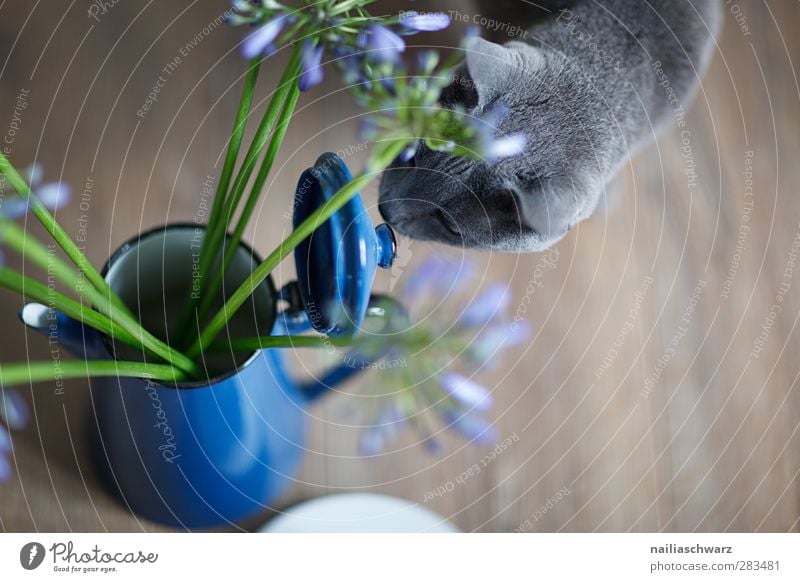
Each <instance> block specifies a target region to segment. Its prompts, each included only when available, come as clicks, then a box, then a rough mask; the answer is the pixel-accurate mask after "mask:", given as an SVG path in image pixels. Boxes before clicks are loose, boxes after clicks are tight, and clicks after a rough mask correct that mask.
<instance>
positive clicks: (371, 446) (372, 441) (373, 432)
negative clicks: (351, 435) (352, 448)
mask: <svg viewBox="0 0 800 582" xmlns="http://www.w3.org/2000/svg"><path fill="white" fill-rule="evenodd" d="M385 443H386V435H385V433H384V431H383V430H382V427H380V426H371V427H369V428H367V429H365V430H364V431H363V432H362V433H361V446H360V450H361V454H362V455H364V456H365V457H374V456H375V455H380V454H381V453H382V452H383V446H384V444H385Z"/></svg>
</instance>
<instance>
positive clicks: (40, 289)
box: [0, 268, 141, 347]
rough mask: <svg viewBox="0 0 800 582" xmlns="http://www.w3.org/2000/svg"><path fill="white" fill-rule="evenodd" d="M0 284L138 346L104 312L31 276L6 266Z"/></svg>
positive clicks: (137, 342)
mask: <svg viewBox="0 0 800 582" xmlns="http://www.w3.org/2000/svg"><path fill="white" fill-rule="evenodd" d="M0 287H2V288H4V289H8V290H9V291H13V292H14V293H18V294H19V295H22V296H23V297H26V298H27V299H30V300H31V301H37V302H39V303H41V304H42V305H44V306H46V307H49V308H51V309H56V310H58V311H60V312H61V313H63V314H64V315H67V316H69V317H71V318H73V319H77V320H78V321H81V322H82V323H84V324H86V325H88V326H90V327H93V328H94V329H96V330H97V331H99V332H101V333H104V334H106V335H108V336H110V337H112V338H113V339H115V340H119V341H121V342H124V343H126V344H129V345H132V346H135V347H141V343H140V342H139V341H138V340H136V338H135V337H133V335H131V334H130V333H128V332H127V331H125V330H124V329H123V328H122V327H121V326H120V325H119V324H118V323H115V322H114V321H112V320H110V319H109V318H107V317H106V316H105V315H103V314H101V313H98V312H96V311H94V310H93V309H91V308H89V307H87V306H86V305H84V304H83V303H80V302H79V301H75V300H74V299H72V298H70V297H67V296H66V295H63V294H62V293H59V292H57V291H53V290H51V289H50V288H49V287H47V286H46V285H43V284H42V283H40V282H39V281H36V280H35V279H30V278H28V277H25V276H23V275H21V274H20V273H17V272H16V271H13V270H11V269H8V268H3V269H0Z"/></svg>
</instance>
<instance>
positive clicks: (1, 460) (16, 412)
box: [0, 388, 30, 482]
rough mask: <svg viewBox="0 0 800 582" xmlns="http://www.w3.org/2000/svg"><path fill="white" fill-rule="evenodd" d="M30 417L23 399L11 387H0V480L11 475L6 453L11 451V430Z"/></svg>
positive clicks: (21, 425)
mask: <svg viewBox="0 0 800 582" xmlns="http://www.w3.org/2000/svg"><path fill="white" fill-rule="evenodd" d="M29 419H30V413H29V411H28V405H27V404H26V403H25V399H24V398H22V396H21V395H20V394H19V392H17V391H16V390H14V389H13V388H0V482H2V481H6V480H8V478H9V477H10V476H11V463H10V462H9V460H8V459H7V458H6V455H8V454H9V453H11V450H12V445H11V434H10V431H12V430H19V429H22V428H24V427H25V426H26V425H27V424H28V421H29Z"/></svg>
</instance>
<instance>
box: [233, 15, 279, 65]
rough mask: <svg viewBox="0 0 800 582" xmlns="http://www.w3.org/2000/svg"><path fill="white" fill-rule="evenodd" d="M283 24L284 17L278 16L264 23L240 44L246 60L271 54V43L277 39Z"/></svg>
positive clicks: (272, 49) (272, 48)
mask: <svg viewBox="0 0 800 582" xmlns="http://www.w3.org/2000/svg"><path fill="white" fill-rule="evenodd" d="M285 22H286V17H285V16H278V17H275V18H273V19H271V20H268V21H267V22H265V23H264V24H263V25H262V26H260V27H259V28H258V29H256V31H255V32H253V33H252V34H251V35H250V36H248V37H247V39H245V41H244V42H243V43H242V54H243V55H244V56H245V57H247V58H248V59H252V58H253V57H256V56H258V55H261V54H264V53H267V54H269V53H271V52H273V51H274V50H275V49H274V47H273V46H272V43H273V42H274V41H275V39H276V38H278V35H279V34H280V32H281V29H282V28H283V25H284V24H285Z"/></svg>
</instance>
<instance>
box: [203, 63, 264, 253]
mask: <svg viewBox="0 0 800 582" xmlns="http://www.w3.org/2000/svg"><path fill="white" fill-rule="evenodd" d="M260 68H261V57H260V56H259V57H255V58H253V59H251V60H250V66H249V70H248V73H247V78H246V80H245V82H244V87H243V88H242V96H241V98H240V100H239V110H238V111H237V112H236V120H235V121H234V123H233V135H232V136H231V139H230V141H229V142H228V151H227V153H226V154H225V163H224V164H223V166H222V174H221V175H220V179H219V183H218V184H217V192H216V194H215V195H214V204H213V205H212V207H211V214H210V216H209V223H211V224H213V223H215V222H216V221H217V220H218V219H219V214H220V213H221V212H222V210H223V208H224V204H225V198H226V196H227V195H228V188H229V187H230V184H231V177H232V176H233V169H234V168H235V167H236V160H237V159H238V157H239V150H240V149H241V147H242V138H243V137H244V130H245V126H246V125H247V117H248V115H249V114H250V107H251V106H252V104H253V95H254V94H255V88H256V82H257V81H258V71H259V69H260ZM205 249H206V247H205V240H204V241H203V246H202V247H201V253H202V251H204V250H205Z"/></svg>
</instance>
